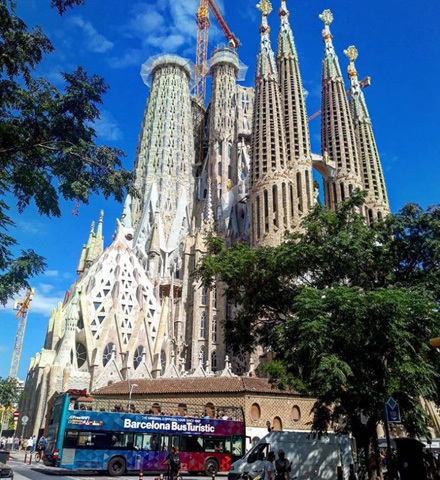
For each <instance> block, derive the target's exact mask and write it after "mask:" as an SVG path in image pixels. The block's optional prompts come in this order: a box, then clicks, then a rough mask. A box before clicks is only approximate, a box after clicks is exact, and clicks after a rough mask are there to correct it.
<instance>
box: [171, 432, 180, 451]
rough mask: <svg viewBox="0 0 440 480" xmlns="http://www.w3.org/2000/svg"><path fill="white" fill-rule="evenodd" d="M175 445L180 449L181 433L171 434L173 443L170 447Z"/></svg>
mask: <svg viewBox="0 0 440 480" xmlns="http://www.w3.org/2000/svg"><path fill="white" fill-rule="evenodd" d="M172 446H174V447H177V448H178V449H179V451H180V435H171V445H170V448H171V447H172Z"/></svg>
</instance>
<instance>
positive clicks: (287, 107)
mask: <svg viewBox="0 0 440 480" xmlns="http://www.w3.org/2000/svg"><path fill="white" fill-rule="evenodd" d="M258 8H259V9H260V11H261V13H262V21H261V27H260V47H259V54H258V59H257V69H256V80H255V86H254V88H252V87H246V86H242V85H239V84H238V83H237V82H238V81H240V80H241V79H242V72H243V68H242V64H241V62H240V60H239V58H238V55H237V52H236V51H235V50H233V49H231V48H228V47H226V48H219V49H217V50H216V51H215V52H214V53H213V55H212V57H211V61H210V70H209V74H210V75H211V77H212V87H211V98H210V101H209V106H208V107H207V108H206V110H205V109H204V108H203V109H202V107H201V106H200V105H199V104H197V102H196V101H195V100H194V99H193V98H192V97H191V92H190V80H191V76H192V65H191V63H190V61H188V60H186V59H183V58H181V57H179V56H177V55H171V54H163V55H160V56H158V57H154V58H152V59H150V60H149V61H148V62H147V63H146V64H144V66H143V68H142V76H143V78H144V81H145V82H146V83H147V85H148V86H149V87H150V92H149V99H148V102H147V107H146V109H145V114H144V118H143V121H142V126H141V134H140V137H139V144H138V149H137V157H136V162H135V165H134V172H135V184H136V187H137V189H138V190H139V192H140V193H141V195H140V196H139V197H138V198H130V197H128V198H127V199H126V202H125V204H124V208H123V213H122V215H121V218H120V219H118V220H117V228H116V232H115V235H114V239H113V241H112V243H111V244H110V245H109V246H108V247H106V248H104V242H103V238H102V222H103V214H101V216H100V219H99V222H98V226H97V228H96V231H95V227H94V226H93V225H92V229H91V232H90V235H89V239H88V241H87V244H86V245H85V246H84V248H83V250H82V253H81V258H80V262H79V265H78V269H77V272H78V279H77V280H76V282H75V283H74V284H73V285H72V286H71V288H70V289H69V291H68V292H66V295H65V298H64V301H63V303H60V304H59V305H58V306H57V307H56V308H55V309H54V310H53V312H52V315H51V318H50V320H49V323H48V328H47V335H46V340H45V343H44V346H43V348H42V349H41V351H40V352H39V353H38V354H37V355H36V356H35V357H34V358H32V359H31V363H30V366H29V370H28V376H27V381H26V387H25V392H26V395H25V397H24V401H23V404H22V406H21V409H20V410H21V412H23V414H26V415H27V416H28V417H29V418H30V421H29V424H28V427H27V430H26V433H29V434H30V433H37V432H38V429H39V428H41V427H42V426H43V425H44V417H45V413H46V404H47V399H48V398H50V397H52V396H53V395H54V393H55V392H59V391H65V390H67V389H70V388H79V389H83V388H84V389H87V390H88V391H89V392H93V391H98V390H100V389H103V388H106V387H108V386H111V385H113V384H117V383H118V382H127V381H130V380H133V381H136V382H138V381H139V382H140V381H157V382H160V381H161V379H175V381H177V380H178V379H185V378H191V377H193V378H206V379H210V380H211V381H212V382H215V381H216V380H215V379H216V378H222V377H225V376H227V377H230V378H233V377H235V376H251V375H255V373H257V374H258V371H259V370H258V366H259V364H260V363H262V362H264V361H265V359H266V358H267V356H268V352H263V351H261V350H259V351H257V352H255V353H254V354H253V355H246V354H245V353H243V352H232V351H230V350H229V348H228V346H227V345H226V344H225V341H224V334H223V330H222V322H223V320H224V319H225V318H226V317H231V316H233V314H234V310H233V307H232V306H231V305H229V304H228V303H227V302H226V300H225V298H224V296H223V294H222V288H221V286H214V287H212V288H204V287H202V286H201V285H199V284H198V283H197V282H196V281H195V280H194V278H193V277H192V276H191V272H192V270H193V269H194V267H195V265H196V264H197V262H198V261H199V260H200V259H201V258H202V257H203V255H205V253H206V249H205V239H206V236H207V235H210V234H212V233H214V234H217V235H221V236H223V237H224V238H225V240H226V242H227V244H229V245H230V244H232V243H234V242H242V241H244V242H248V243H249V244H250V245H251V246H259V245H276V244H278V243H279V242H281V241H282V239H283V235H284V232H285V231H286V230H287V231H295V230H298V229H300V228H301V227H300V226H301V220H302V219H303V218H304V217H305V216H306V215H307V213H308V212H309V211H310V209H311V208H312V206H313V204H314V202H315V201H316V192H315V190H314V184H313V172H312V169H313V168H314V169H315V170H316V172H317V173H318V174H321V175H322V177H323V184H324V198H325V202H326V204H327V206H328V207H329V208H332V209H334V208H336V206H337V205H338V204H339V203H340V202H341V201H343V200H344V199H345V198H347V197H348V196H349V195H350V193H351V192H352V190H353V189H354V188H357V187H360V188H363V189H366V190H367V192H368V196H367V200H366V203H365V208H364V212H365V217H366V219H367V221H372V220H374V219H377V218H380V217H381V216H385V215H387V214H388V212H389V205H388V199H387V195H386V189H385V183H384V180H383V173H382V167H381V164H380V159H379V156H378V153H377V147H376V144H375V140H374V135H373V130H372V126H371V120H370V117H369V115H368V110H367V107H366V102H365V98H364V94H363V92H362V89H361V87H360V84H359V81H358V77H357V72H356V68H355V65H354V61H355V59H356V56H357V52H355V49H354V47H350V49H349V50H348V54H347V55H348V57H349V61H350V63H349V70H348V72H349V80H350V93H351V95H350V100H347V95H346V88H345V86H344V80H343V76H342V73H341V68H340V65H339V60H338V57H337V56H336V53H335V49H334V46H333V43H332V38H333V37H332V35H331V33H330V24H331V22H332V20H333V17H332V15H331V12H329V11H328V10H327V11H325V12H324V13H323V14H322V15H321V16H320V17H321V19H322V20H323V22H324V30H323V33H322V35H323V40H324V45H325V48H324V59H323V70H322V84H323V87H322V152H321V154H313V153H312V152H311V148H310V135H309V130H308V119H307V112H306V107H305V98H304V93H303V86H302V80H301V75H300V70H299V61H298V54H297V50H296V46H295V42H294V37H293V33H292V29H291V26H290V23H289V12H288V9H287V6H286V2H285V1H284V0H283V1H281V7H280V9H279V17H280V29H279V34H278V41H277V48H276V51H274V50H273V48H272V46H271V40H270V27H269V23H268V15H269V14H270V12H271V10H272V7H271V4H270V2H269V1H267V0H261V2H260V3H259V5H258ZM353 49H354V50H353ZM201 118H203V123H202V124H201V123H200V119H201ZM157 385H159V383H157ZM158 388H159V387H158Z"/></svg>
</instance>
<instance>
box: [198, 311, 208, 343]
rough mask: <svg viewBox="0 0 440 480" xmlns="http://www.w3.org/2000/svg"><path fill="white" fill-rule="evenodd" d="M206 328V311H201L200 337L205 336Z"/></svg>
mask: <svg viewBox="0 0 440 480" xmlns="http://www.w3.org/2000/svg"><path fill="white" fill-rule="evenodd" d="M207 329H208V321H207V318H206V312H202V315H201V317H200V338H206V332H207Z"/></svg>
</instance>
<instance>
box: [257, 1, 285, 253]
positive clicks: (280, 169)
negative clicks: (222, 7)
mask: <svg viewBox="0 0 440 480" xmlns="http://www.w3.org/2000/svg"><path fill="white" fill-rule="evenodd" d="M257 8H258V9H259V10H260V11H261V13H262V21H261V26H260V35H261V43H260V51H259V53H258V65H257V74H256V79H255V102H254V112H253V129H252V157H251V190H250V194H249V198H250V210H251V246H259V245H276V244H278V243H280V242H282V241H283V239H284V233H285V231H286V230H289V229H290V228H291V225H292V219H293V208H292V207H293V206H292V203H291V199H292V198H293V185H292V182H291V177H290V173H289V170H288V162H287V153H286V134H285V130H284V120H283V113H282V108H281V97H280V90H279V85H278V73H277V68H276V64H275V58H274V53H273V51H272V47H271V45H270V39H269V33H270V27H269V25H268V22H267V16H268V15H269V13H270V12H271V11H272V5H271V3H270V2H269V1H268V0H261V2H260V3H259V4H258V5H257ZM287 192H289V193H287Z"/></svg>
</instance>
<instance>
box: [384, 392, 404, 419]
mask: <svg viewBox="0 0 440 480" xmlns="http://www.w3.org/2000/svg"><path fill="white" fill-rule="evenodd" d="M385 408H386V412H387V420H388V422H389V423H400V422H401V419H400V409H399V404H398V403H397V402H396V401H395V400H394V398H393V397H390V398H389V399H388V402H387V403H386V404H385Z"/></svg>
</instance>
